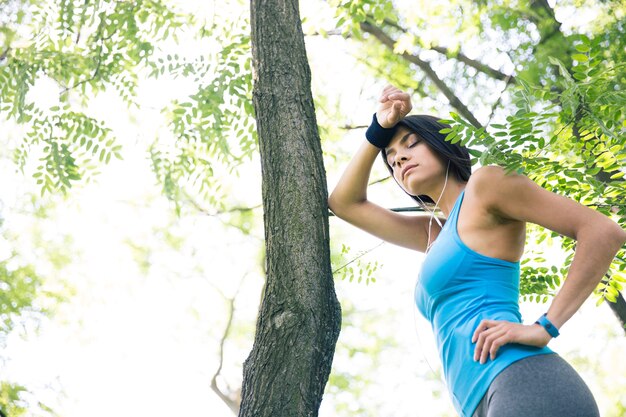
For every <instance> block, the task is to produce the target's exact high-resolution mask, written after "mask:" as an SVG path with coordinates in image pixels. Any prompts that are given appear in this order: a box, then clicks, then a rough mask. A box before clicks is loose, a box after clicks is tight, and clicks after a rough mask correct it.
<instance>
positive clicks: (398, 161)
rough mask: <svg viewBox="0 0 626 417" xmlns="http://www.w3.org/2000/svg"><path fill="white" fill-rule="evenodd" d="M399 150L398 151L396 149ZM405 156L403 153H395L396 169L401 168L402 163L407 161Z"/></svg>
mask: <svg viewBox="0 0 626 417" xmlns="http://www.w3.org/2000/svg"><path fill="white" fill-rule="evenodd" d="M398 152H400V151H398ZM407 159H408V158H407V157H406V155H403V154H400V153H399V154H398V155H396V166H397V167H398V169H402V165H404V163H405V162H406V161H407Z"/></svg>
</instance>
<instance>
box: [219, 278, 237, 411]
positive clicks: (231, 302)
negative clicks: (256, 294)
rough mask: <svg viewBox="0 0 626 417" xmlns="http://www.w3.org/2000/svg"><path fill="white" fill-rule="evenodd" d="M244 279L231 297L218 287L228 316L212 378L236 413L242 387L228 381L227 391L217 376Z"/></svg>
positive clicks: (220, 394) (225, 401)
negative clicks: (236, 386)
mask: <svg viewBox="0 0 626 417" xmlns="http://www.w3.org/2000/svg"><path fill="white" fill-rule="evenodd" d="M244 279H245V275H244V277H243V278H242V279H241V280H240V281H239V285H238V287H237V290H236V291H235V294H234V295H233V296H232V297H231V298H226V297H225V296H224V293H223V292H222V291H221V290H219V289H218V292H219V293H220V295H221V296H222V297H224V298H226V301H227V303H228V313H227V314H228V317H227V319H226V327H225V328H224V333H223V334H222V337H221V338H220V344H219V346H220V348H219V365H218V367H217V370H216V371H215V374H214V375H213V377H212V378H211V389H212V390H213V391H214V392H215V393H216V394H217V396H218V397H220V399H221V400H222V401H224V403H225V404H226V405H227V406H228V407H229V408H230V410H231V411H232V412H233V414H235V415H237V414H239V408H240V406H241V387H239V388H236V389H234V390H233V389H231V388H230V386H229V385H228V383H227V384H226V392H224V391H222V390H221V389H220V388H219V387H218V386H217V378H218V377H219V376H220V372H221V371H222V366H223V364H224V343H225V342H226V338H227V337H228V333H229V332H230V329H231V327H232V324H233V317H234V315H235V299H236V298H237V294H238V293H239V290H240V289H241V284H242V283H243V281H244Z"/></svg>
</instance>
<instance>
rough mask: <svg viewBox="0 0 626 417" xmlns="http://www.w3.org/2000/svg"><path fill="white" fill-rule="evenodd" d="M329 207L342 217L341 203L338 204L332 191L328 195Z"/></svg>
mask: <svg viewBox="0 0 626 417" xmlns="http://www.w3.org/2000/svg"><path fill="white" fill-rule="evenodd" d="M327 203H328V208H329V209H330V211H332V212H333V213H334V214H335V216H337V217H340V215H339V204H337V201H335V198H333V195H332V193H331V195H330V196H329V197H328V201H327Z"/></svg>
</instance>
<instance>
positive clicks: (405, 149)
mask: <svg viewBox="0 0 626 417" xmlns="http://www.w3.org/2000/svg"><path fill="white" fill-rule="evenodd" d="M385 150H386V154H387V163H388V164H389V166H390V167H391V169H392V171H393V176H394V178H395V179H396V181H398V184H400V185H401V186H402V188H404V190H405V191H406V192H408V193H409V194H412V195H419V194H429V192H430V190H431V189H432V188H433V186H434V185H436V183H437V182H436V181H437V178H438V177H439V176H440V175H442V174H443V175H445V170H444V167H443V162H442V160H441V158H440V157H439V155H438V154H436V153H435V152H433V151H432V150H431V148H430V146H429V145H428V143H427V142H426V141H424V140H423V139H422V138H421V137H420V136H418V135H417V134H416V133H414V132H411V131H410V130H408V129H406V128H404V127H399V128H398V130H397V131H396V133H395V135H394V136H393V138H392V139H391V142H389V145H388V146H387V147H386V148H385Z"/></svg>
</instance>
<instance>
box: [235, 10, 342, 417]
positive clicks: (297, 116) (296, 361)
mask: <svg viewBox="0 0 626 417" xmlns="http://www.w3.org/2000/svg"><path fill="white" fill-rule="evenodd" d="M250 12H251V27H252V34H251V43H252V62H253V70H254V74H253V83H254V88H253V101H254V109H255V114H256V123H257V132H258V138H259V150H260V155H261V175H262V195H263V209H264V213H263V220H264V227H265V248H266V259H267V268H266V269H267V270H266V282H265V286H264V288H263V295H262V300H261V305H260V309H259V315H258V318H257V323H256V333H255V339H254V344H253V347H252V351H251V352H250V355H249V356H248V358H247V359H246V360H245V362H244V364H243V387H242V403H241V408H240V410H239V416H249V417H265V416H267V417H270V416H272V417H278V416H285V417H287V416H288V417H295V416H317V415H318V410H319V406H320V403H321V401H322V394H323V392H324V388H325V386H326V383H327V381H328V377H329V374H330V370H331V366H332V359H333V355H334V351H335V345H336V343H337V339H338V337H339V331H340V328H341V307H340V305H339V302H338V301H337V297H336V294H335V288H334V281H333V275H332V270H331V264H330V245H329V240H330V239H329V226H328V189H327V184H326V171H325V168H324V164H323V159H322V149H321V143H320V138H319V133H318V129H317V122H316V117H315V109H314V106H313V96H312V93H311V74H310V68H309V64H308V59H307V55H306V50H305V44H304V35H303V33H302V26H301V21H300V12H299V4H298V0H252V1H251V3H250Z"/></svg>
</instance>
